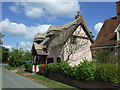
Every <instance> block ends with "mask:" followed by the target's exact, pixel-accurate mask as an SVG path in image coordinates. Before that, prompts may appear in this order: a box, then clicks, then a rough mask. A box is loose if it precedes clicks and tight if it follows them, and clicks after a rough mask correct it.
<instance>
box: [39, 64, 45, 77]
mask: <svg viewBox="0 0 120 90" xmlns="http://www.w3.org/2000/svg"><path fill="white" fill-rule="evenodd" d="M45 68H46V64H40V65H39V73H40V74H43V75H44V74H45Z"/></svg>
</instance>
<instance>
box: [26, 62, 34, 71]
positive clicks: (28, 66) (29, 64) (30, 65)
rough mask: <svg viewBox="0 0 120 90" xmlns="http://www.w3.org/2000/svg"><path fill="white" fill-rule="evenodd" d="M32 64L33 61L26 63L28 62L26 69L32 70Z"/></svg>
mask: <svg viewBox="0 0 120 90" xmlns="http://www.w3.org/2000/svg"><path fill="white" fill-rule="evenodd" d="M32 66H33V64H32V63H26V64H25V69H26V71H28V72H32Z"/></svg>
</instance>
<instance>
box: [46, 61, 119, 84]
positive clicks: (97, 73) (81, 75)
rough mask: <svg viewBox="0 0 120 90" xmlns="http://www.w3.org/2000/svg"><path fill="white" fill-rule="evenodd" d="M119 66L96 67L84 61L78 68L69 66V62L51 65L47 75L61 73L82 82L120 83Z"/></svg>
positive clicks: (47, 68) (48, 67)
mask: <svg viewBox="0 0 120 90" xmlns="http://www.w3.org/2000/svg"><path fill="white" fill-rule="evenodd" d="M118 68H119V67H118V65H115V64H101V65H99V66H96V65H95V64H93V63H92V62H89V61H86V60H84V61H83V62H81V63H80V64H79V65H77V66H74V67H72V66H69V65H68V63H67V62H61V63H50V64H48V65H47V67H46V75H47V76H48V75H49V73H50V72H51V73H61V74H62V75H64V76H67V77H70V78H74V79H77V80H81V81H103V82H120V72H119V71H118V70H119V69H118Z"/></svg>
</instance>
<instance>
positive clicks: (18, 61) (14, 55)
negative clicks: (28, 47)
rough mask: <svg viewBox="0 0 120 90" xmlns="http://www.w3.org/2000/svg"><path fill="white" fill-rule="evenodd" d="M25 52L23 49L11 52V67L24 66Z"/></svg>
mask: <svg viewBox="0 0 120 90" xmlns="http://www.w3.org/2000/svg"><path fill="white" fill-rule="evenodd" d="M23 54H24V51H23V49H20V50H18V49H14V48H13V49H12V51H11V52H10V61H9V65H10V66H13V67H19V66H20V65H22V62H23V60H22V57H23Z"/></svg>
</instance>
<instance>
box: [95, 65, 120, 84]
mask: <svg viewBox="0 0 120 90" xmlns="http://www.w3.org/2000/svg"><path fill="white" fill-rule="evenodd" d="M118 69H119V66H118V65H114V64H102V65H100V66H98V67H97V70H96V73H95V77H96V80H99V81H107V82H120V72H119V71H118Z"/></svg>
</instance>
